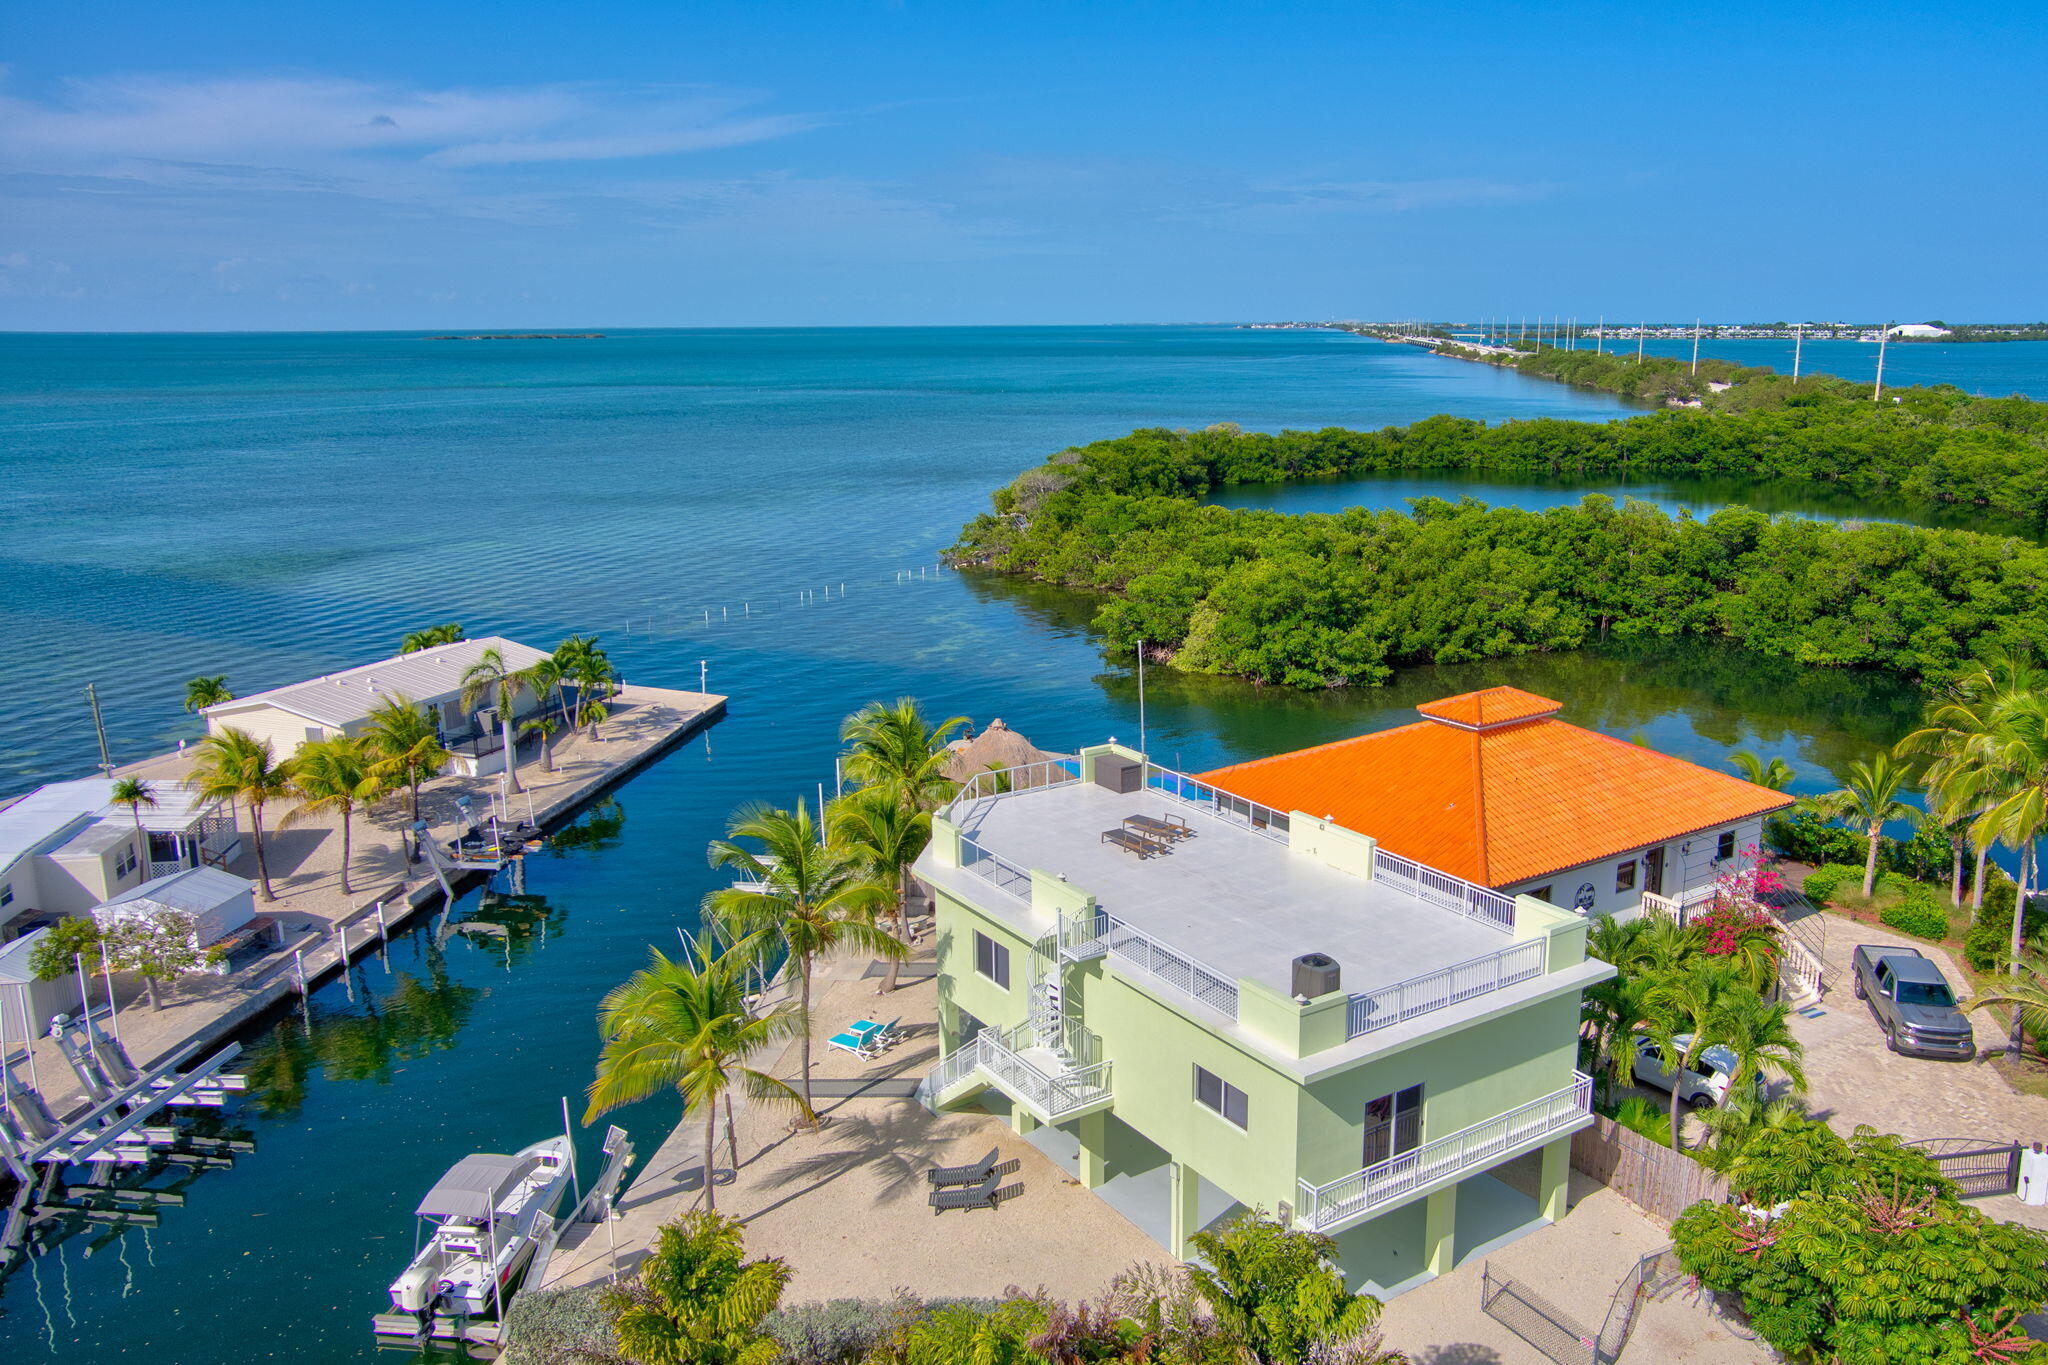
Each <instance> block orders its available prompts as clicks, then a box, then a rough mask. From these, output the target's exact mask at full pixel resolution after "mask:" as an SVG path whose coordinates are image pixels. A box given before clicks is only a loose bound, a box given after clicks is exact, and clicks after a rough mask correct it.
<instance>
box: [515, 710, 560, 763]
mask: <svg viewBox="0 0 2048 1365" xmlns="http://www.w3.org/2000/svg"><path fill="white" fill-rule="evenodd" d="M561 728H562V722H561V721H559V720H556V719H555V718H554V717H553V716H550V715H538V716H535V717H534V718H533V719H531V720H523V721H521V722H519V733H520V734H522V735H539V736H540V770H541V771H542V772H544V773H551V772H553V771H554V770H555V735H556V734H557V733H558V732H559V731H560V730H561Z"/></svg>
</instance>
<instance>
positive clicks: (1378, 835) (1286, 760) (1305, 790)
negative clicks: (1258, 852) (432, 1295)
mask: <svg viewBox="0 0 2048 1365" xmlns="http://www.w3.org/2000/svg"><path fill="white" fill-rule="evenodd" d="M1416 709H1417V710H1418V711H1421V712H1422V713H1423V714H1424V715H1426V716H1428V717H1430V718H1429V719H1427V720H1423V721H1420V722H1418V723H1416V724H1413V725H1403V726H1400V727H1399V728H1397V729H1393V730H1383V731H1381V732H1380V733H1378V734H1372V735H1360V736H1359V737H1357V738H1356V739H1345V740H1339V741H1337V742H1336V743H1334V744H1324V745H1319V746H1317V747H1316V748H1313V749H1301V750H1298V751H1296V752H1294V753H1291V754H1279V755H1276V756H1274V757H1272V758H1261V759H1255V760H1254V761H1252V762H1250V763H1239V764H1236V765H1234V766H1231V767H1227V768H1218V769H1216V770H1215V771H1213V772H1208V773H1203V774H1202V775H1201V778H1202V780H1203V781H1204V782H1208V783H1212V784H1213V785H1215V786H1218V787H1221V788H1222V789H1223V790H1225V791H1228V792H1232V793H1235V794H1236V795H1238V796H1242V797H1244V798H1246V799H1247V800H1251V801H1257V802H1260V803H1262V804H1264V805H1268V806H1272V807H1274V808H1276V809H1279V810H1299V811H1305V812H1307V813H1308V814H1310V815H1323V816H1329V817H1331V818H1333V819H1334V820H1335V821H1336V822H1337V823H1338V824H1340V825H1343V826H1344V827H1345V828H1347V829H1354V830H1357V831H1358V832H1360V833H1361V834H1368V835H1371V836H1372V837H1373V838H1375V839H1377V840H1379V842H1380V843H1382V844H1384V845H1385V846H1386V847H1387V849H1388V851H1389V852H1393V853H1398V854H1400V855H1401V856H1403V857H1406V858H1413V859H1415V860H1416V861H1418V862H1422V863H1427V864H1429V865H1430V866H1431V867H1435V868H1439V869H1441V870H1442V871H1445V872H1449V873H1452V874H1453V875H1455V876H1459V877H1463V878H1465V879H1466V880H1468V881H1473V882H1478V883H1480V884H1481V885H1483V886H1513V885H1515V884H1517V883H1519V882H1525V881H1528V880H1529V879H1530V878H1532V877H1540V876H1543V875H1544V874H1546V873H1550V872H1556V871H1559V870H1560V869H1563V868H1567V867H1577V866H1579V865H1580V864H1582V863H1590V862H1596V861H1598V860H1600V859H1602V858H1608V857H1612V856H1614V855H1616V854H1620V853H1627V852H1629V851H1631V850H1633V849H1638V848H1647V847H1649V846H1651V845H1654V844H1661V843H1664V842H1666V841H1668V840H1671V839H1676V838H1680V837H1682V836H1684V835H1687V834H1693V833H1696V832H1698V831H1700V830H1704V829H1710V828H1713V827H1715V826H1718V825H1726V824H1731V823H1733V822H1734V821H1736V820H1741V819H1745V818H1749V817H1753V816H1756V815H1761V814H1763V813H1765V812H1767V811H1773V810H1780V809H1782V808H1784V807H1786V806H1789V805H1791V804H1792V798H1791V797H1789V796H1786V795H1785V794H1783V793H1782V792H1774V791H1771V790H1769V789H1767V788H1764V787H1759V786H1756V785H1755V784H1753V783H1750V782H1745V781H1743V780H1742V779H1741V778H1739V777H1735V776H1733V775H1731V774H1727V773H1717V772H1714V771H1713V770H1711V769H1708V768H1702V767H1700V766H1699V765H1698V764H1695V763H1688V762H1686V761H1685V760H1684V759H1682V758H1673V757H1671V756H1670V755H1669V754H1660V753H1658V752H1657V751H1656V750H1654V749H1645V748H1642V747H1641V746H1639V745H1635V744H1630V743H1628V742H1627V741H1625V740H1619V739H1613V738H1611V737H1609V736H1607V735H1602V734H1598V733H1596V732H1594V731H1592V730H1584V729H1581V728H1579V727H1578V726H1576V725H1569V724H1566V723H1565V722H1564V721H1561V720H1555V719H1552V718H1551V715H1550V713H1551V712H1554V711H1556V710H1557V709H1558V704H1557V703H1556V702H1552V701H1548V700H1546V699H1545V698H1542V697H1538V696H1534V695H1533V694H1531V693H1528V692H1523V691H1520V690H1518V689H1516V688H1512V687H1496V688H1489V689H1487V690H1486V691H1484V692H1468V693H1465V694H1463V695H1461V696H1456V697H1445V698H1443V699H1442V700H1441V701H1435V702H1430V703H1427V704H1426V705H1424V706H1420V707H1417V708H1416ZM1510 717H1513V719H1510Z"/></svg>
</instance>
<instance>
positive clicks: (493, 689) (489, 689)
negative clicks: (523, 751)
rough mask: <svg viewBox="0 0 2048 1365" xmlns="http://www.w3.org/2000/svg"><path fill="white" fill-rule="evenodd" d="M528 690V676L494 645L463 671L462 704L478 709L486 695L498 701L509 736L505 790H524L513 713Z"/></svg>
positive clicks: (503, 731)
mask: <svg viewBox="0 0 2048 1365" xmlns="http://www.w3.org/2000/svg"><path fill="white" fill-rule="evenodd" d="M525 690H526V676H525V675H524V674H523V673H519V672H516V671H515V670H513V669H511V668H508V667H506V665H505V656H504V654H503V653H501V652H500V651H499V650H498V648H497V647H496V646H495V645H494V646H492V647H491V648H489V649H486V650H485V651H484V652H483V653H481V654H479V655H478V656H477V660H476V662H475V663H473V664H471V665H470V666H469V668H468V669H467V670H465V671H464V673H463V675H462V708H463V709H464V710H465V711H468V710H474V709H475V707H476V704H477V703H478V702H480V701H484V700H486V699H489V700H492V701H493V702H495V704H496V706H497V710H498V730H499V732H500V733H501V734H502V735H503V736H504V737H505V790H506V792H507V793H508V794H510V793H512V792H517V791H523V790H524V788H522V787H521V786H520V785H519V750H518V747H517V746H516V744H515V742H514V739H513V734H512V713H513V712H514V711H515V710H517V709H518V707H519V694H520V693H521V692H524V691H525Z"/></svg>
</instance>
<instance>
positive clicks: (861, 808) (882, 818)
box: [827, 787, 932, 995]
mask: <svg viewBox="0 0 2048 1365" xmlns="http://www.w3.org/2000/svg"><path fill="white" fill-rule="evenodd" d="M827 823H828V824H829V825H830V827H831V830H832V837H833V839H834V840H836V841H837V842H838V843H840V844H841V845H843V846H845V847H846V848H849V849H852V850H853V851H854V852H855V853H856V854H857V855H859V857H860V858H861V859H862V861H864V862H865V863H866V864H867V867H868V870H869V871H870V872H872V873H873V874H874V875H875V876H876V877H878V878H880V879H882V880H884V881H887V882H888V883H889V884H890V885H892V886H893V887H895V889H896V890H895V896H894V904H895V911H896V913H895V924H896V928H895V934H896V937H897V939H898V940H900V941H902V942H903V943H904V944H905V947H904V954H905V956H908V954H909V951H910V950H909V947H908V944H909V938H910V935H909V925H908V923H907V922H906V915H905V903H906V902H907V901H908V900H909V899H910V865H911V864H912V863H914V862H916V861H917V855H918V854H920V853H922V852H924V846H925V845H926V844H928V843H930V842H931V837H932V817H931V813H930V812H929V811H911V810H905V809H904V808H903V807H902V806H901V805H900V804H899V803H898V802H897V801H896V799H895V796H894V794H893V793H891V792H890V791H888V790H887V789H885V788H881V787H867V788H863V789H862V790H860V791H857V792H854V793H852V794H850V795H848V796H845V797H842V798H841V799H840V800H838V801H835V802H833V803H832V805H831V807H830V808H829V810H828V811H827ZM898 964H899V959H897V958H893V957H892V958H890V959H889V971H888V974H887V975H886V976H884V977H883V978H882V984H881V987H880V989H878V990H877V991H876V992H875V994H877V995H887V994H888V993H889V992H891V991H893V990H895V989H896V969H897V966H898Z"/></svg>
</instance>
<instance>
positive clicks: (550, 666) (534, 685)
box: [526, 654, 569, 772]
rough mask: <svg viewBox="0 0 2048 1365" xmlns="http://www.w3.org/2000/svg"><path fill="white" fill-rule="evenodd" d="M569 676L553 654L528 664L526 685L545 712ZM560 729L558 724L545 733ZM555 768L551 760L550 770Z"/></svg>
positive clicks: (553, 732)
mask: <svg viewBox="0 0 2048 1365" xmlns="http://www.w3.org/2000/svg"><path fill="white" fill-rule="evenodd" d="M568 678H569V671H568V670H567V669H565V668H563V667H562V662H561V660H559V659H557V658H555V657H554V656H553V655H552V654H550V655H548V656H546V657H545V658H543V659H541V660H539V661H538V662H536V663H532V664H528V665H527V667H526V685H527V687H528V688H530V689H532V691H533V695H534V698H535V699H536V700H537V701H539V702H540V709H541V711H542V712H543V713H545V712H546V711H547V710H548V709H549V706H550V704H551V703H554V702H556V701H557V700H558V699H559V698H560V697H561V694H562V684H563V683H564V682H566V681H568ZM566 719H567V717H566V716H564V720H566ZM559 729H560V727H559V726H558V727H556V729H555V730H549V731H546V732H545V733H546V734H548V735H553V734H555V733H557V731H558V730H559ZM554 770H555V769H554V765H553V764H552V762H551V763H550V764H549V765H548V771H549V772H553V771H554Z"/></svg>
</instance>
